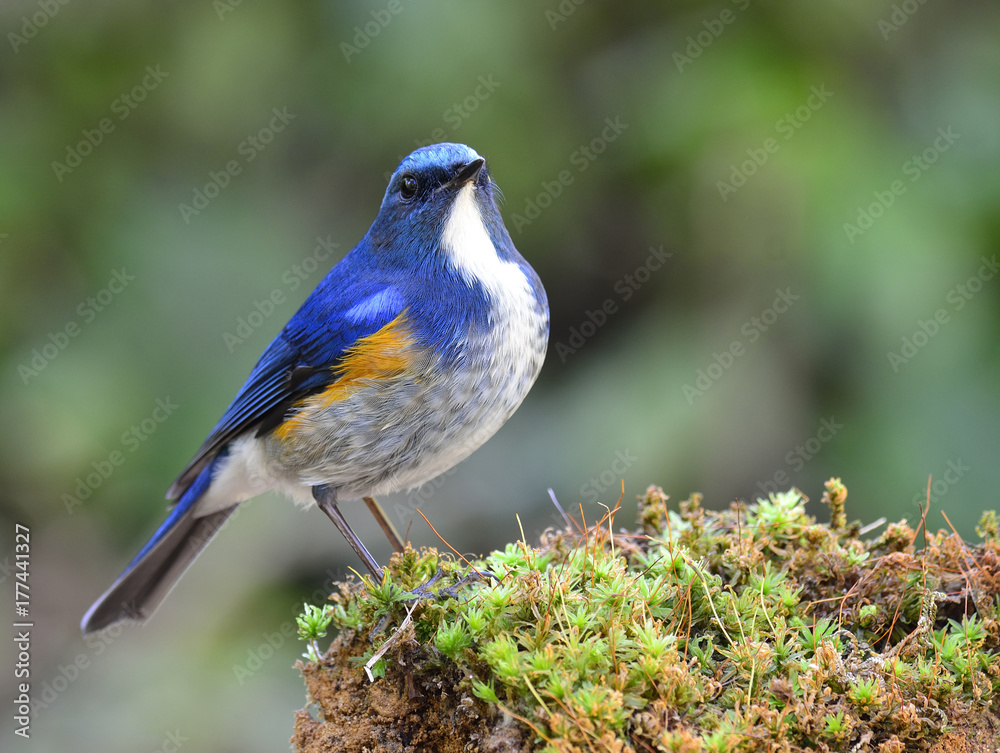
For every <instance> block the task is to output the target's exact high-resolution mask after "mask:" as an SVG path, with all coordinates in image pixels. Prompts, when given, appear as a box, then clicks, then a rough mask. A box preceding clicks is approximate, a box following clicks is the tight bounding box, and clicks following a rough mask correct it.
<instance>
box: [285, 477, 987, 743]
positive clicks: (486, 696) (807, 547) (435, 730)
mask: <svg viewBox="0 0 1000 753" xmlns="http://www.w3.org/2000/svg"><path fill="white" fill-rule="evenodd" d="M846 497H847V490H846V488H845V487H844V486H843V484H841V483H840V481H839V479H832V480H831V481H829V482H827V485H826V492H825V494H824V495H823V501H824V502H825V503H827V504H828V505H829V506H830V510H831V522H830V524H819V523H817V522H816V520H815V519H813V518H812V517H810V516H809V515H807V514H806V512H805V500H804V499H803V498H802V496H801V495H800V493H799V492H797V491H795V490H793V491H790V492H787V493H784V494H778V495H771V496H770V498H769V499H767V500H759V501H758V502H757V503H756V504H752V505H744V504H742V503H734V504H733V505H732V506H731V507H730V509H729V510H726V511H724V512H718V513H716V512H709V511H706V510H704V508H702V506H701V503H700V502H701V500H700V497H698V496H697V495H695V496H692V497H691V498H690V499H688V500H686V501H684V502H681V503H680V505H679V509H678V510H670V509H669V507H668V504H667V497H666V495H664V494H663V492H662V491H661V490H660V489H659V488H657V487H650V488H649V489H648V490H647V492H646V494H645V495H644V496H643V497H642V498H641V499H640V501H639V517H638V520H639V528H638V530H637V531H633V532H626V531H624V530H618V531H616V530H615V528H614V517H615V515H614V513H616V512H618V511H617V510H616V511H611V512H609V513H608V514H606V515H605V516H604V518H603V519H602V520H600V521H597V522H596V523H594V524H593V525H589V526H588V525H587V524H586V523H585V522H584V521H580V522H579V523H576V522H574V521H572V520H570V519H569V518H568V517H567V526H566V528H565V529H563V530H553V531H547V532H546V533H545V534H544V535H543V536H542V538H541V541H540V542H539V545H538V546H537V547H530V546H527V545H526V544H525V543H523V542H519V543H517V544H510V545H508V546H507V548H506V549H505V550H504V551H502V552H494V553H493V554H491V555H489V556H488V557H486V558H485V559H484V560H482V561H479V562H475V563H471V565H465V564H462V563H459V562H456V561H455V560H454V559H452V558H450V557H445V556H442V555H441V554H439V553H438V552H437V551H435V550H433V549H426V550H421V551H419V552H418V551H414V550H407V551H406V552H403V553H402V554H398V555H395V556H394V557H393V559H392V561H391V562H390V564H389V566H388V568H387V573H388V574H387V577H386V579H385V581H384V582H383V583H381V584H377V583H372V582H371V581H369V580H367V579H362V581H360V582H357V581H351V582H348V583H345V584H342V585H341V586H340V587H339V593H337V594H335V595H334V596H332V597H331V599H332V601H333V603H332V605H327V606H326V607H324V608H323V609H322V610H319V609H314V608H313V609H310V610H308V611H307V614H306V615H304V616H303V618H302V619H301V620H300V625H301V627H302V633H303V636H304V637H305V638H306V639H307V640H309V641H310V646H311V648H310V655H311V656H312V658H313V659H314V661H309V662H307V663H300V664H299V665H298V666H299V667H300V669H301V671H302V674H303V677H304V678H305V681H306V685H307V688H308V693H309V698H310V704H311V705H310V708H309V710H306V711H300V712H298V714H297V717H296V723H295V734H294V736H293V738H292V742H293V743H294V745H295V746H296V749H297V750H299V751H303V752H308V753H320V752H321V751H322V752H325V751H346V752H347V753H352V752H354V751H358V752H359V753H360V751H376V750H377V751H400V752H401V753H403V752H408V751H424V750H435V751H452V750H454V751H460V750H461V751H497V752H500V751H529V750H530V751H546V752H547V753H548V752H556V751H558V752H560V753H563V752H566V753H568V752H570V751H621V752H623V753H624V752H625V751H636V752H639V751H676V752H679V753H688V752H689V751H690V752H694V751H712V752H716V751H717V752H719V753H722V752H724V751H725V752H731V751H748V752H753V751H797V750H821V751H849V750H877V751H885V752H890V751H891V752H899V753H902V751H922V750H929V751H990V752H991V753H992V752H993V751H995V750H997V747H998V745H1000V743H998V739H1000V723H998V717H997V716H996V712H997V710H998V699H1000V695H998V691H1000V653H998V651H997V647H998V646H1000V622H998V614H1000V612H998V607H1000V523H998V519H997V517H996V515H994V514H993V513H987V514H986V515H984V516H983V519H982V521H981V524H980V527H979V529H978V533H979V534H980V536H981V538H982V539H983V541H982V543H980V544H978V545H974V546H973V545H969V544H966V543H965V542H964V541H962V540H961V539H960V538H959V537H958V536H957V535H955V534H954V533H952V532H946V531H940V532H938V533H930V532H928V531H927V530H926V528H925V526H924V521H923V520H921V521H920V522H919V523H918V524H917V526H916V528H915V529H914V528H911V527H910V526H909V525H908V524H907V522H906V521H901V522H899V523H894V524H890V525H889V526H888V527H887V528H886V529H885V531H884V532H883V533H882V534H881V535H880V536H878V537H877V538H870V539H863V538H862V536H863V535H864V534H863V529H862V528H861V526H860V524H857V523H855V524H851V525H848V524H847V523H846V515H845V500H846ZM477 572H478V573H482V574H487V573H488V574H492V576H494V577H481V578H474V577H473V578H471V579H470V578H469V577H468V576H469V574H470V573H473V574H475V573H477ZM432 577H433V581H432V584H431V585H429V586H427V587H425V589H424V590H425V591H427V592H429V593H432V594H433V595H434V598H421V599H415V598H414V597H413V596H412V595H411V594H409V593H408V592H410V591H412V590H414V589H418V588H419V587H421V584H424V583H426V582H427V581H428V580H429V579H432ZM470 581H471V582H470ZM331 622H332V624H333V625H334V626H335V627H336V628H338V629H339V631H340V633H339V636H338V637H337V639H336V640H335V641H334V642H333V645H332V646H331V647H330V649H329V651H328V652H327V653H326V654H325V655H324V656H323V657H322V658H320V657H319V656H318V654H317V653H316V649H315V646H316V643H315V641H316V639H317V638H318V637H319V636H320V635H322V634H323V632H324V629H325V627H326V625H327V623H331ZM369 676H370V678H371V679H369Z"/></svg>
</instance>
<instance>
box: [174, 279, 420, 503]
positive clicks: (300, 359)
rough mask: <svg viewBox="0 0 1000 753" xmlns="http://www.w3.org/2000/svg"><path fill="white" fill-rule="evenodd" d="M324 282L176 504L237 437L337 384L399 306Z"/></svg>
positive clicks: (243, 394) (257, 372)
mask: <svg viewBox="0 0 1000 753" xmlns="http://www.w3.org/2000/svg"><path fill="white" fill-rule="evenodd" d="M335 282H336V281H335V280H334V279H331V278H330V277H328V278H327V279H326V280H324V281H323V283H321V284H320V286H319V287H318V288H317V289H316V290H315V291H313V294H312V295H311V296H310V297H309V298H308V299H307V300H306V302H305V303H304V304H303V305H302V308H301V309H299V311H298V313H296V314H295V316H294V317H292V319H291V321H289V322H288V324H287V325H286V326H285V328H284V329H283V330H282V331H281V334H279V335H278V337H276V338H275V339H274V341H273V342H272V343H271V345H270V346H269V347H268V348H267V350H266V351H264V354H263V355H262V356H261V358H260V360H259V361H258V362H257V365H256V366H255V367H254V369H253V371H252V372H251V374H250V377H249V378H248V379H247V381H246V384H244V385H243V388H242V389H241V390H240V391H239V394H237V396H236V399H235V400H233V402H232V403H231V404H230V406H229V408H228V409H226V412H225V413H224V414H223V416H222V418H221V419H220V420H219V423H218V424H217V425H216V426H215V428H214V429H212V432H211V433H210V434H209V435H208V438H207V439H206V440H205V442H204V443H203V444H202V446H201V448H200V449H199V450H198V452H197V454H196V455H195V456H194V458H193V459H192V460H191V462H190V463H188V465H187V467H185V469H184V470H183V471H182V472H181V474H180V476H178V477H177V480H176V481H174V483H173V485H172V486H171V487H170V489H169V490H168V491H167V498H168V499H177V498H178V497H180V496H181V494H183V493H184V490H185V489H186V488H187V487H188V486H190V484H191V483H192V482H193V481H194V479H195V478H197V476H198V474H199V473H200V472H201V470H202V469H203V468H204V467H205V466H206V465H207V464H208V463H209V462H211V460H212V458H214V457H215V456H216V454H218V452H219V451H220V450H221V449H222V448H223V447H225V446H226V444H228V443H229V442H230V441H232V440H233V439H234V438H235V437H237V436H239V435H240V434H243V433H244V432H247V431H251V430H253V431H256V432H257V433H258V434H261V433H266V432H267V431H270V430H271V429H274V428H275V427H277V426H278V425H279V424H281V422H282V420H283V419H284V417H285V414H286V413H287V411H288V410H289V408H291V407H292V406H293V405H294V404H295V403H297V402H298V401H300V400H302V399H303V398H305V397H308V396H309V395H312V394H315V393H316V392H320V391H322V390H324V389H325V388H326V387H327V386H329V385H330V384H331V383H333V382H335V381H337V380H338V379H340V378H341V377H342V375H343V370H342V369H341V368H340V367H341V365H342V363H343V362H344V359H345V357H348V358H349V357H350V356H351V351H352V348H354V347H355V346H356V345H357V343H358V341H359V340H361V339H362V338H367V337H369V336H370V335H373V334H374V333H376V332H379V331H380V330H381V329H382V328H384V327H386V326H387V325H389V324H391V323H392V322H393V321H394V320H395V319H396V317H398V316H399V314H400V313H401V312H402V305H403V304H402V300H401V298H400V296H398V295H396V294H395V291H394V290H393V289H392V288H390V287H388V286H381V287H376V288H369V290H367V291H363V293H362V294H358V293H359V292H361V291H357V290H356V294H355V296H353V297H352V298H351V300H349V301H345V300H344V299H343V297H341V296H338V297H337V298H333V297H332V292H331V291H330V287H331V286H332V284H333V283H335Z"/></svg>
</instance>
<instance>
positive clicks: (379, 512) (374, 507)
mask: <svg viewBox="0 0 1000 753" xmlns="http://www.w3.org/2000/svg"><path fill="white" fill-rule="evenodd" d="M364 500H365V504H366V505H368V509H369V510H371V513H372V515H374V516H375V520H377V521H378V524H379V526H381V528H382V533H384V534H385V537H386V538H387V539H389V543H390V544H392V548H393V549H395V550H396V551H397V552H401V551H403V549H404V548H405V547H404V546H403V540H402V539H401V538H400V537H399V534H398V533H397V532H396V527H395V526H394V525H393V524H392V521H391V520H389V518H388V517H387V516H386V514H385V510H383V509H382V505H380V504H379V503H378V501H377V500H376V499H375V498H374V497H365V498H364Z"/></svg>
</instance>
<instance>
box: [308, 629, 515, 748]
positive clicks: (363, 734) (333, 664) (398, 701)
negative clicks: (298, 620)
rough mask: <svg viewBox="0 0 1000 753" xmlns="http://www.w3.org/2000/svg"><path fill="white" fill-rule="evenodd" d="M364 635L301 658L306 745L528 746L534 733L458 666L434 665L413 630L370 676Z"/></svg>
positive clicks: (343, 637)
mask: <svg viewBox="0 0 1000 753" xmlns="http://www.w3.org/2000/svg"><path fill="white" fill-rule="evenodd" d="M368 648H369V646H368V645H367V642H366V639H365V636H359V635H357V634H345V635H341V636H340V637H339V638H338V639H337V640H336V641H334V643H333V645H332V646H331V647H330V651H329V652H328V653H327V655H326V656H325V657H324V658H323V661H322V663H320V664H318V665H317V664H307V665H304V664H302V663H301V662H300V663H299V665H298V668H299V669H300V670H301V672H302V676H303V677H304V678H305V681H306V688H307V690H308V693H309V699H310V700H311V701H312V702H313V708H314V710H315V717H318V718H314V714H312V713H310V710H308V709H306V710H302V711H298V712H296V714H295V729H294V731H293V734H292V739H291V742H292V745H293V746H294V747H295V750H296V751H299V753H376V752H378V753H381V752H382V751H385V752H386V753H423V752H424V751H428V752H429V751H434V752H435V753H459V752H460V751H461V752H463V753H528V751H530V750H531V745H530V743H531V736H530V733H527V732H525V730H524V728H523V726H522V725H520V724H518V723H516V722H514V721H513V720H512V719H510V718H505V717H504V715H503V714H502V713H501V712H499V711H497V710H496V709H495V708H491V707H489V706H487V705H486V704H484V703H483V702H482V701H480V700H479V699H477V698H475V697H474V696H473V695H472V693H471V692H469V689H468V686H467V684H466V685H463V684H462V682H461V681H462V676H461V674H460V673H459V672H458V671H457V670H456V669H455V668H454V667H453V666H452V665H449V666H446V667H442V666H433V665H429V663H428V658H427V654H426V653H425V652H424V651H423V650H422V649H421V648H420V645H419V643H418V642H417V640H416V638H415V637H414V636H413V635H412V631H411V635H410V636H408V637H406V638H404V639H403V640H400V641H398V642H397V643H396V644H395V647H394V650H393V651H392V652H390V654H391V655H390V656H387V657H386V658H387V659H388V662H387V669H386V675H385V677H383V678H381V679H376V680H375V682H374V683H372V682H369V680H368V677H367V675H366V674H365V671H364V669H363V667H362V666H361V665H360V664H359V663H358V662H356V661H351V658H352V657H357V656H361V655H362V654H363V653H364V652H365V651H366V650H368Z"/></svg>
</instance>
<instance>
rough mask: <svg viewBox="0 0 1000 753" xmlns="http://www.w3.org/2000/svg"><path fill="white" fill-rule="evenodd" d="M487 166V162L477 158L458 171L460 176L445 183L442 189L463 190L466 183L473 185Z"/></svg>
mask: <svg viewBox="0 0 1000 753" xmlns="http://www.w3.org/2000/svg"><path fill="white" fill-rule="evenodd" d="M485 164H486V160H484V159H483V158H482V157H477V158H476V159H474V160H472V162H470V163H469V164H468V165H466V166H465V167H463V168H462V169H461V170H459V171H458V175H456V176H455V177H454V178H452V179H451V180H449V181H448V182H447V183H445V184H444V185H443V186H441V187H442V188H461V187H462V186H464V185H465V184H466V183H471V182H472V181H474V180H475V179H476V178H478V177H479V173H480V171H482V169H483V165H485Z"/></svg>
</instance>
